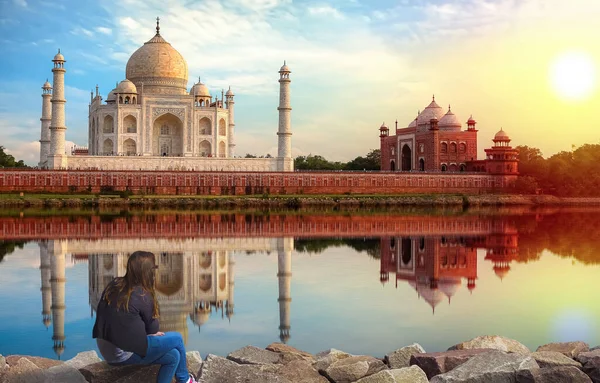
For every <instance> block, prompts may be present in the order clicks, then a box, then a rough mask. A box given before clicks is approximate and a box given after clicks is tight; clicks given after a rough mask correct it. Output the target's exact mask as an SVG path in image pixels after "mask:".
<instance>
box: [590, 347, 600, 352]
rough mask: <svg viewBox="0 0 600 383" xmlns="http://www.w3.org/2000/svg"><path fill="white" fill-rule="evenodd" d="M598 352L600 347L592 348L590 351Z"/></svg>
mask: <svg viewBox="0 0 600 383" xmlns="http://www.w3.org/2000/svg"><path fill="white" fill-rule="evenodd" d="M596 350H600V346H596V347H592V348H590V351H596Z"/></svg>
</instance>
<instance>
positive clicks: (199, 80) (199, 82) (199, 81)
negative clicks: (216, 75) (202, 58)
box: [198, 76, 202, 84]
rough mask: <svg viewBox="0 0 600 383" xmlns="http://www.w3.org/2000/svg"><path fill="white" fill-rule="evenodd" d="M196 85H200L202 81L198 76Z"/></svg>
mask: <svg viewBox="0 0 600 383" xmlns="http://www.w3.org/2000/svg"><path fill="white" fill-rule="evenodd" d="M198 84H202V80H201V79H200V76H198Z"/></svg>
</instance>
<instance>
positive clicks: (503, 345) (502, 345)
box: [448, 335, 531, 354]
mask: <svg viewBox="0 0 600 383" xmlns="http://www.w3.org/2000/svg"><path fill="white" fill-rule="evenodd" d="M474 348H491V349H494V350H500V351H506V352H518V353H522V354H529V353H530V352H531V351H530V350H529V349H528V348H527V347H526V346H525V345H523V344H522V343H519V342H517V341H516V340H514V339H510V338H505V337H503V336H499V335H484V336H478V337H477V338H473V339H471V340H468V341H466V342H462V343H459V344H456V345H454V346H452V347H450V348H449V349H448V351H451V350H470V349H474Z"/></svg>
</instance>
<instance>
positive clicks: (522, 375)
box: [517, 366, 592, 383]
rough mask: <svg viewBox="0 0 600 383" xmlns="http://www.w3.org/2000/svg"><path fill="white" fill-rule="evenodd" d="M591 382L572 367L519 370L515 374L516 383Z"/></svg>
mask: <svg viewBox="0 0 600 383" xmlns="http://www.w3.org/2000/svg"><path fill="white" fill-rule="evenodd" d="M591 382H592V380H591V379H590V378H589V377H588V376H587V375H586V374H584V373H583V372H581V370H580V369H578V368H577V367H573V366H560V367H551V368H540V369H538V370H521V371H518V372H517V383H591Z"/></svg>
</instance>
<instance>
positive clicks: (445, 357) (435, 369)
mask: <svg viewBox="0 0 600 383" xmlns="http://www.w3.org/2000/svg"><path fill="white" fill-rule="evenodd" d="M489 351H491V349H489V348H484V349H472V350H454V351H445V352H429V353H425V354H413V355H412V356H411V357H410V364H411V365H416V366H419V368H421V370H423V371H425V374H426V375H427V378H429V379H431V378H433V377H434V376H436V375H439V374H443V373H445V372H448V371H451V370H453V369H454V368H456V367H458V366H460V365H461V364H463V363H465V362H466V361H467V360H469V359H471V358H472V357H474V356H476V355H479V354H482V353H486V352H489Z"/></svg>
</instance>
